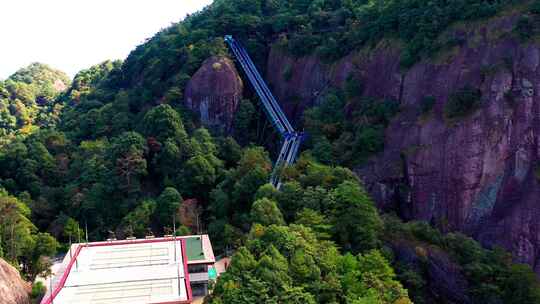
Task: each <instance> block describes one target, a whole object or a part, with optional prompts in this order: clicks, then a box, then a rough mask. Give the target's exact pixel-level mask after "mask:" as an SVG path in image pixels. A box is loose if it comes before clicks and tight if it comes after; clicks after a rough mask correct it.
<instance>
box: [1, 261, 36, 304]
mask: <svg viewBox="0 0 540 304" xmlns="http://www.w3.org/2000/svg"><path fill="white" fill-rule="evenodd" d="M29 293H30V285H29V284H28V283H26V282H25V281H24V280H23V279H21V276H20V275H19V272H18V271H17V270H16V269H15V268H13V266H11V265H9V264H8V263H6V262H5V261H4V260H2V259H0V304H27V303H30V297H29Z"/></svg>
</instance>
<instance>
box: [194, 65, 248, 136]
mask: <svg viewBox="0 0 540 304" xmlns="http://www.w3.org/2000/svg"><path fill="white" fill-rule="evenodd" d="M242 90H243V83H242V80H241V79H240V76H239V75H238V71H237V70H236V68H235V66H234V63H233V62H232V61H231V60H230V59H228V58H225V57H211V58H209V59H207V60H206V61H205V62H204V63H203V64H202V66H201V67H200V69H199V70H198V71H197V72H196V73H195V74H194V75H193V77H192V78H191V80H190V81H189V83H188V85H187V86H186V90H185V104H186V106H187V107H188V108H190V109H192V110H193V111H195V112H196V113H199V115H200V118H201V122H202V123H203V124H204V125H205V126H207V127H211V128H221V129H225V130H224V131H225V132H228V131H230V129H231V127H232V121H233V118H234V113H235V112H236V109H237V108H238V104H239V102H240V100H241V98H242Z"/></svg>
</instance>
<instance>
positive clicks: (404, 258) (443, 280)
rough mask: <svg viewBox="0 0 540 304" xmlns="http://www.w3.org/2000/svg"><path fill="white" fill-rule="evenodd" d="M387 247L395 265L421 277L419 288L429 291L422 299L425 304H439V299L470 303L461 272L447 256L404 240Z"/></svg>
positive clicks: (464, 279)
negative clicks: (422, 280)
mask: <svg viewBox="0 0 540 304" xmlns="http://www.w3.org/2000/svg"><path fill="white" fill-rule="evenodd" d="M388 245H389V246H390V247H391V248H392V252H393V253H394V259H395V262H397V263H399V264H400V265H402V267H403V266H405V267H407V268H409V269H414V270H415V272H417V273H422V274H423V277H424V278H425V282H423V283H424V284H425V286H423V287H424V288H425V289H426V290H428V291H429V292H426V294H425V295H424V296H425V297H428V298H426V299H425V301H426V303H440V302H441V301H440V298H443V299H446V300H449V301H451V302H450V303H460V304H468V303H472V301H471V297H470V295H469V294H468V283H467V279H466V278H465V276H464V275H463V269H462V268H461V267H460V266H459V265H458V264H456V263H454V262H452V259H451V258H450V257H449V256H448V254H447V253H445V252H443V251H441V250H440V249H437V248H436V247H434V246H428V245H420V244H414V243H413V242H410V241H405V240H399V241H397V240H394V241H390V242H389V243H388ZM415 292H419V290H415Z"/></svg>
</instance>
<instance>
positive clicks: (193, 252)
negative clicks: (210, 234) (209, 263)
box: [186, 237, 204, 261]
mask: <svg viewBox="0 0 540 304" xmlns="http://www.w3.org/2000/svg"><path fill="white" fill-rule="evenodd" d="M186 254H187V259H188V261H198V260H204V252H203V248H202V239H201V237H190V238H186Z"/></svg>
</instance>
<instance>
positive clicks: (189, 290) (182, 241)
mask: <svg viewBox="0 0 540 304" xmlns="http://www.w3.org/2000/svg"><path fill="white" fill-rule="evenodd" d="M180 243H181V244H182V262H184V276H185V278H184V281H185V282H186V290H187V300H188V301H189V302H191V300H192V295H191V282H190V281H189V272H188V263H187V254H186V240H184V239H180Z"/></svg>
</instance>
